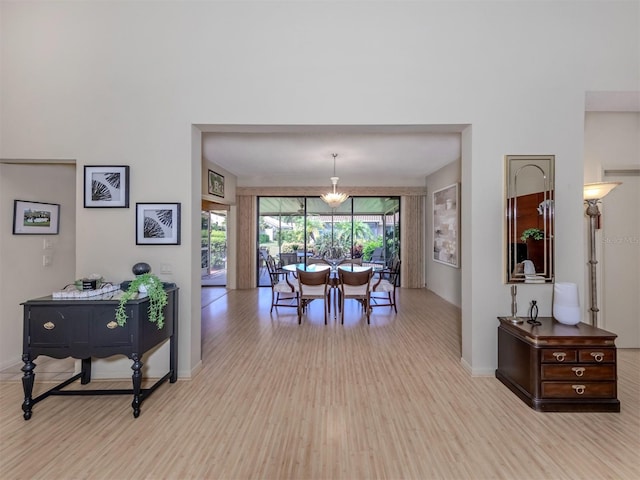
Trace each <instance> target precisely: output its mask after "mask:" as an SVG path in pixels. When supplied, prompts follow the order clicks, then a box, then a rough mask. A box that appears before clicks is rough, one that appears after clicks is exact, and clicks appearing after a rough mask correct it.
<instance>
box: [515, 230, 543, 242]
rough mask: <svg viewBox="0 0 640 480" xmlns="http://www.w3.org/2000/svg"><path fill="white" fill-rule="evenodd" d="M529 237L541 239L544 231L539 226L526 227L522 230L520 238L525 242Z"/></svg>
mask: <svg viewBox="0 0 640 480" xmlns="http://www.w3.org/2000/svg"><path fill="white" fill-rule="evenodd" d="M529 238H532V239H533V240H542V239H543V238H544V232H543V231H542V230H540V229H539V228H527V229H526V230H525V231H524V232H522V235H521V236H520V240H522V241H523V242H526V241H527V239H529Z"/></svg>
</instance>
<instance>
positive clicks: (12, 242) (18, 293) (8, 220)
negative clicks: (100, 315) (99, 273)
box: [0, 163, 77, 369]
mask: <svg viewBox="0 0 640 480" xmlns="http://www.w3.org/2000/svg"><path fill="white" fill-rule="evenodd" d="M75 176H76V169H75V165H16V164H3V163H0V225H1V226H2V228H0V328H1V329H2V335H0V369H3V368H6V367H9V366H13V365H16V364H19V363H20V359H21V357H22V307H21V306H20V303H21V302H24V301H26V300H29V299H31V298H37V297H43V296H45V295H50V294H51V292H53V291H55V290H60V289H62V288H63V287H64V286H65V285H67V284H68V283H71V282H73V281H74V280H75V279H76V278H77V277H76V276H75V263H76V259H75V242H76V219H75V215H76V211H75V210H76V208H75V207H76V194H75ZM14 200H26V201H30V202H45V203H58V204H60V230H59V232H60V233H59V234H58V235H13V234H12V224H13V204H14ZM45 240H46V241H47V242H50V244H51V248H46V249H45V248H44V247H45V245H44V241H45ZM44 255H47V256H49V257H50V258H51V264H50V265H49V266H47V267H45V266H43V262H42V257H43V256H44ZM36 363H37V362H36Z"/></svg>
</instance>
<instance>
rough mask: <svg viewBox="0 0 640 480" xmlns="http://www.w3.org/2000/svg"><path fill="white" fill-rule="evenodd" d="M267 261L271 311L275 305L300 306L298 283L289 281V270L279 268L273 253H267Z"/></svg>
mask: <svg viewBox="0 0 640 480" xmlns="http://www.w3.org/2000/svg"><path fill="white" fill-rule="evenodd" d="M265 263H266V265H267V270H268V272H269V280H270V281H271V312H273V307H295V308H298V304H299V300H298V289H297V285H296V284H295V283H292V282H290V281H289V275H288V272H286V271H284V270H282V269H281V268H279V267H278V265H277V264H276V260H275V258H273V257H272V256H271V255H267V258H266V259H265Z"/></svg>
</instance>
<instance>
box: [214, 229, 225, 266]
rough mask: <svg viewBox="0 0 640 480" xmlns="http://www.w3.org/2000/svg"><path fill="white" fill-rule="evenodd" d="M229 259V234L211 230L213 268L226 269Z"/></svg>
mask: <svg viewBox="0 0 640 480" xmlns="http://www.w3.org/2000/svg"><path fill="white" fill-rule="evenodd" d="M226 258H227V233H226V232H225V231H221V230H211V267H212V268H224V263H225V259H226Z"/></svg>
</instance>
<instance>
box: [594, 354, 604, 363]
mask: <svg viewBox="0 0 640 480" xmlns="http://www.w3.org/2000/svg"><path fill="white" fill-rule="evenodd" d="M591 356H592V357H593V359H594V360H595V361H596V362H601V361H602V360H604V353H602V352H591Z"/></svg>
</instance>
